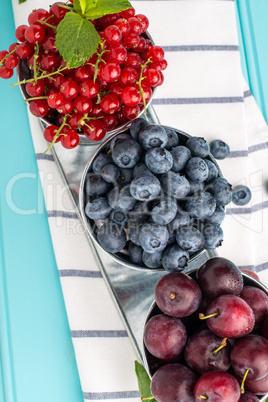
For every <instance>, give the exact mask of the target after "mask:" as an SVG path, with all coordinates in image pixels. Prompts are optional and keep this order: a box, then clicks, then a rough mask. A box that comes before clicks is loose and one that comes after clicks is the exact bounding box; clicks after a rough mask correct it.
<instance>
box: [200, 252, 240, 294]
mask: <svg viewBox="0 0 268 402" xmlns="http://www.w3.org/2000/svg"><path fill="white" fill-rule="evenodd" d="M196 280H197V282H198V284H199V286H200V288H201V290H202V292H203V293H204V294H205V295H206V296H208V297H210V298H215V297H218V296H220V295H223V294H234V295H237V296H238V295H239V294H240V293H241V291H242V288H243V284H244V281H243V276H242V273H241V271H240V269H239V268H237V267H236V265H235V264H234V263H232V262H231V261H229V260H227V259H226V258H222V257H214V258H210V259H209V260H208V261H206V262H205V264H203V265H202V266H201V267H200V268H199V269H198V271H197V274H196Z"/></svg>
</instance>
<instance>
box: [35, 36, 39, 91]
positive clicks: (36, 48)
mask: <svg viewBox="0 0 268 402" xmlns="http://www.w3.org/2000/svg"><path fill="white" fill-rule="evenodd" d="M38 53H39V45H38V43H37V42H36V46H35V51H34V79H35V83H37V71H36V61H37V59H38Z"/></svg>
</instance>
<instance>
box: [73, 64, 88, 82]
mask: <svg viewBox="0 0 268 402" xmlns="http://www.w3.org/2000/svg"><path fill="white" fill-rule="evenodd" d="M91 77H92V70H91V69H90V68H89V66H85V65H84V66H81V67H78V68H76V69H75V72H74V78H75V80H76V81H84V80H87V79H89V78H91Z"/></svg>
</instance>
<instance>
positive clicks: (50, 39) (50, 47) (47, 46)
mask: <svg viewBox="0 0 268 402" xmlns="http://www.w3.org/2000/svg"><path fill="white" fill-rule="evenodd" d="M55 41H56V38H55V36H46V37H45V39H44V40H43V42H42V48H43V49H44V51H45V53H46V52H51V53H58V51H57V49H56V45H55Z"/></svg>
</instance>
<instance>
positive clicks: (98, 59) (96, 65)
mask: <svg viewBox="0 0 268 402" xmlns="http://www.w3.org/2000/svg"><path fill="white" fill-rule="evenodd" d="M104 42H105V41H103V42H100V46H101V52H100V53H97V56H98V58H97V60H96V63H95V64H94V67H95V71H94V77H93V82H94V83H95V82H96V79H97V75H98V72H99V63H100V62H101V61H104V60H102V55H103V54H104V53H105V52H108V50H103V46H104Z"/></svg>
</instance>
